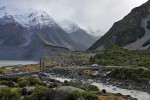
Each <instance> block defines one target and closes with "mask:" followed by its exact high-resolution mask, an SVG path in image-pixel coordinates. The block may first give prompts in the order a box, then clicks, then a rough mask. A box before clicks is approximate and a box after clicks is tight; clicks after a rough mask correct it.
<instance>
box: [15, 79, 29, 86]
mask: <svg viewBox="0 0 150 100" xmlns="http://www.w3.org/2000/svg"><path fill="white" fill-rule="evenodd" d="M18 85H19V86H20V87H25V86H27V85H30V83H29V81H27V80H22V81H19V82H18Z"/></svg>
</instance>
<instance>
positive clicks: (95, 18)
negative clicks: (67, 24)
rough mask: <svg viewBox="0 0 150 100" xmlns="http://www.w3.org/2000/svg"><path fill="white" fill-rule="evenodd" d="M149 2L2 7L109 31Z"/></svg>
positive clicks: (47, 0) (6, 1)
mask: <svg viewBox="0 0 150 100" xmlns="http://www.w3.org/2000/svg"><path fill="white" fill-rule="evenodd" d="M146 1H147V0H0V6H4V5H14V6H18V7H20V8H34V9H38V10H44V11H45V12H47V13H49V14H50V15H51V16H52V17H53V18H54V19H56V20H60V19H69V20H72V21H74V22H76V23H78V24H79V25H81V26H88V27H91V28H93V29H99V30H101V31H104V32H106V31H108V30H109V28H110V27H111V26H112V25H113V23H114V22H116V21H118V20H120V19H122V18H123V17H124V16H125V15H127V14H128V13H129V12H130V11H131V9H133V8H134V7H137V6H139V5H141V4H142V3H144V2H146Z"/></svg>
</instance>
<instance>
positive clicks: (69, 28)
mask: <svg viewBox="0 0 150 100" xmlns="http://www.w3.org/2000/svg"><path fill="white" fill-rule="evenodd" d="M58 23H59V25H60V27H61V28H62V29H63V30H64V31H66V32H67V33H72V32H75V31H77V30H79V29H80V27H79V26H78V25H77V24H76V23H74V22H72V21H69V20H63V21H58Z"/></svg>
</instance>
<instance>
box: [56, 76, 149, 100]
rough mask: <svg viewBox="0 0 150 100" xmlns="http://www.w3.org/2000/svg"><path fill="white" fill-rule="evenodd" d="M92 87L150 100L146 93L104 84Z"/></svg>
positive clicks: (94, 83) (62, 79)
mask: <svg viewBox="0 0 150 100" xmlns="http://www.w3.org/2000/svg"><path fill="white" fill-rule="evenodd" d="M54 79H56V80H59V81H61V82H64V81H65V80H68V81H70V80H71V79H67V78H54ZM92 85H95V86H97V87H98V88H99V89H100V90H102V89H105V90H106V91H107V92H110V93H121V94H123V95H130V96H132V97H134V98H137V99H138V100H150V94H148V93H146V92H142V91H137V90H128V89H122V88H118V87H115V86H112V85H105V84H103V83H97V82H93V83H92Z"/></svg>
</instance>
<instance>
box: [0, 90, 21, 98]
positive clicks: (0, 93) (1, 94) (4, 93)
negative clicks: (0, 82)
mask: <svg viewBox="0 0 150 100" xmlns="http://www.w3.org/2000/svg"><path fill="white" fill-rule="evenodd" d="M0 98H1V99H0V100H21V95H20V94H19V93H18V91H11V89H9V88H4V89H0Z"/></svg>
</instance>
